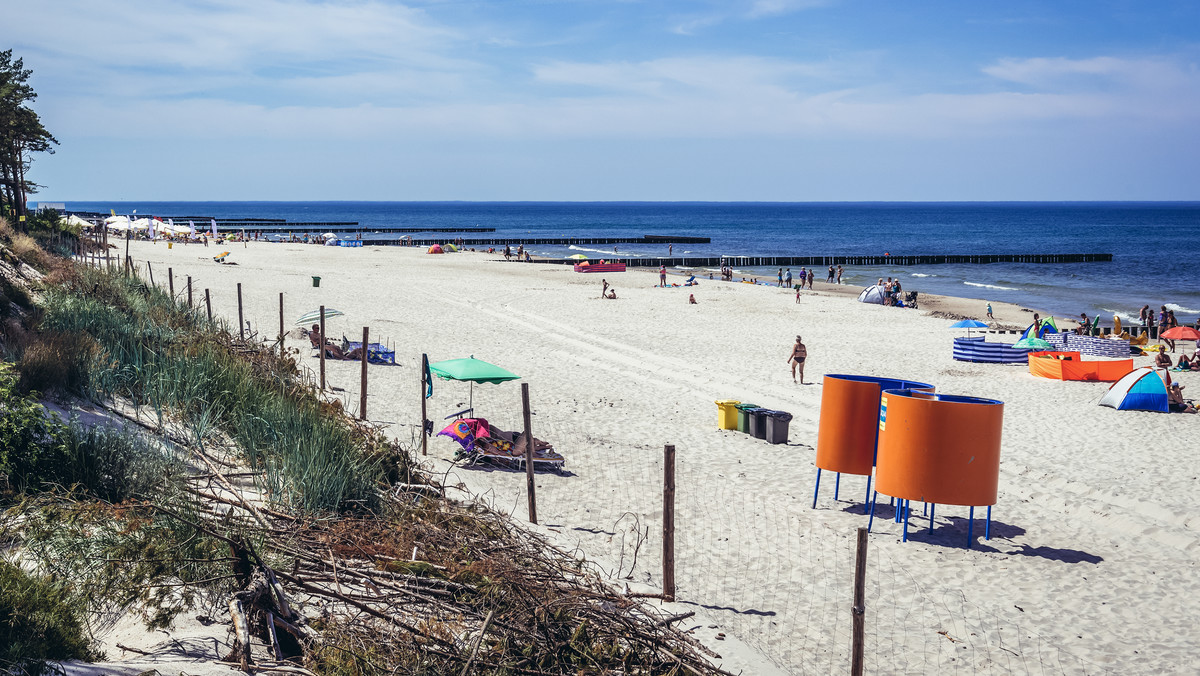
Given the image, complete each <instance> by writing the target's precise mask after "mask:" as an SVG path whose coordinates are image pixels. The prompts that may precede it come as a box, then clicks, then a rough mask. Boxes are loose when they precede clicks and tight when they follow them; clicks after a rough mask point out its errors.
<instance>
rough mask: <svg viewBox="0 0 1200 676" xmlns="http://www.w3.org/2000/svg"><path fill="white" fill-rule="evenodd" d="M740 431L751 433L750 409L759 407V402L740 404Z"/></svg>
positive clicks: (738, 426)
mask: <svg viewBox="0 0 1200 676" xmlns="http://www.w3.org/2000/svg"><path fill="white" fill-rule="evenodd" d="M735 408H737V410H738V425H737V428H738V431H739V432H745V433H746V434H749V433H750V409H754V408H758V404H738V405H737V406H736V407H735Z"/></svg>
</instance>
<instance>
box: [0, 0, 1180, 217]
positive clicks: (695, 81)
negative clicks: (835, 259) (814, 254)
mask: <svg viewBox="0 0 1200 676" xmlns="http://www.w3.org/2000/svg"><path fill="white" fill-rule="evenodd" d="M4 5H5V6H4V9H3V14H4V15H5V19H4V24H6V27H2V28H0V49H3V48H8V47H11V48H12V49H13V50H14V55H15V56H18V57H23V58H24V59H25V65H26V67H27V68H31V69H33V71H34V74H33V77H32V78H31V83H32V84H33V86H34V87H35V89H36V90H37V91H38V93H39V98H38V100H37V101H36V102H35V104H34V106H33V107H34V109H35V110H36V111H37V112H38V113H39V115H41V117H42V120H43V123H44V124H45V126H46V127H47V128H48V129H49V130H50V132H51V133H53V134H54V135H55V136H56V137H57V138H58V140H59V141H60V143H61V145H60V146H59V147H58V149H57V152H56V153H55V154H54V155H40V156H38V157H37V159H36V160H35V164H34V166H33V170H32V172H31V174H30V178H31V179H32V180H34V181H36V182H37V183H39V184H41V185H43V186H44V188H43V189H42V190H41V192H40V193H38V194H37V195H36V196H34V197H33V198H32V199H33V200H34V201H38V200H41V201H66V202H70V201H71V200H81V201H83V200H86V201H101V200H147V201H149V200H401V201H410V200H412V201H426V200H505V201H507V200H552V201H592V200H599V201H606V200H651V201H653V200H663V201H676V200H681V201H784V202H788V201H795V202H807V201H910V200H911V201H925V200H931V201H974V200H1197V199H1200V180H1198V179H1200V3H1198V2H1195V0H1159V1H1155V2H1143V1H1140V0H1128V1H1109V0H1088V1H1076V0H1056V1H1055V2H1045V1H1044V0H1037V1H1030V0H1008V1H1006V2H962V1H961V0H945V1H922V0H913V1H912V2H895V1H894V0H891V1H884V0H880V1H873V2H855V1H851V0H727V1H718V0H662V1H650V0H647V1H639V0H503V1H490V2H489V1H478V2H470V1H458V0H414V1H411V2H403V3H402V2H391V1H387V0H250V1H247V0H37V1H36V2H17V1H16V0H6V2H4Z"/></svg>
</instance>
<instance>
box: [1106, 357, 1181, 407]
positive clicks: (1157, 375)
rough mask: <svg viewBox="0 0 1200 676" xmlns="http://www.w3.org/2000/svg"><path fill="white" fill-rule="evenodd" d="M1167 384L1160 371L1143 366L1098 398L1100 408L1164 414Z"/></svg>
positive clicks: (1127, 374)
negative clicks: (1106, 407) (1107, 407)
mask: <svg viewBox="0 0 1200 676" xmlns="http://www.w3.org/2000/svg"><path fill="white" fill-rule="evenodd" d="M1167 401H1168V400H1167V384H1166V382H1165V381H1164V380H1163V377H1162V369H1156V368H1152V367H1149V366H1143V367H1141V368H1138V369H1134V370H1132V371H1130V372H1129V373H1126V374H1125V375H1124V377H1122V378H1121V379H1120V380H1118V381H1117V382H1115V383H1113V384H1112V387H1109V388H1108V392H1105V393H1104V396H1103V397H1101V398H1100V405H1101V406H1111V407H1113V408H1115V409H1117V410H1118V411H1158V412H1160V413H1166V412H1167V411H1168V410H1169V409H1168V407H1167Z"/></svg>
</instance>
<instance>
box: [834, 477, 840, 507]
mask: <svg viewBox="0 0 1200 676" xmlns="http://www.w3.org/2000/svg"><path fill="white" fill-rule="evenodd" d="M840 490H842V473H841V472H838V473H837V478H835V479H834V480H833V501H834V502H837V499H838V491H840Z"/></svg>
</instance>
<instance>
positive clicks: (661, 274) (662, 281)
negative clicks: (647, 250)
mask: <svg viewBox="0 0 1200 676" xmlns="http://www.w3.org/2000/svg"><path fill="white" fill-rule="evenodd" d="M658 285H659V286H661V287H666V285H667V266H665V265H660V266H658Z"/></svg>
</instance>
